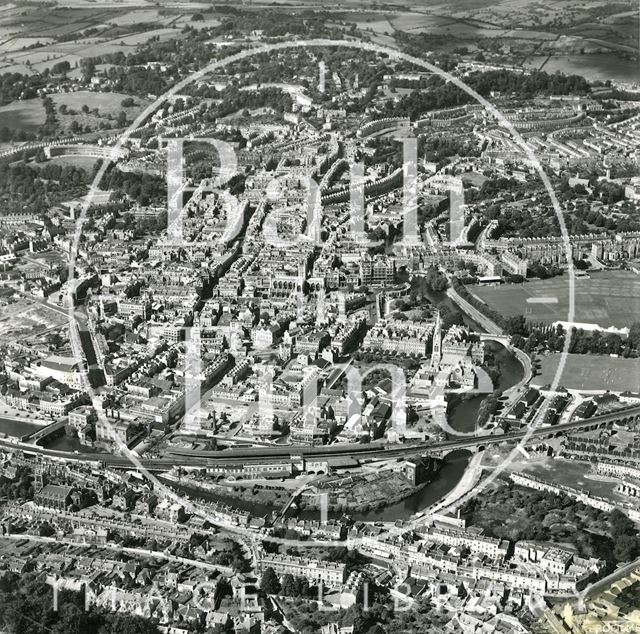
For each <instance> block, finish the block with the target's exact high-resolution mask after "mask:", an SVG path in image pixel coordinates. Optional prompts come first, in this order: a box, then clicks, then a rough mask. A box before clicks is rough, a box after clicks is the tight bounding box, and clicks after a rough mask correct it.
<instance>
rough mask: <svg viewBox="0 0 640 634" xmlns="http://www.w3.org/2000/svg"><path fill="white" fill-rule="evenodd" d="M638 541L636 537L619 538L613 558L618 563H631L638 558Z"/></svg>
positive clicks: (624, 536) (614, 548) (616, 541)
mask: <svg viewBox="0 0 640 634" xmlns="http://www.w3.org/2000/svg"><path fill="white" fill-rule="evenodd" d="M638 550H639V549H638V539H637V538H636V537H635V536H634V535H621V536H619V537H618V538H617V539H616V540H615V542H614V546H613V556H614V557H615V558H616V559H617V560H618V561H631V560H633V559H635V558H636V557H637V556H638Z"/></svg>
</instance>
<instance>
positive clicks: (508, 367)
mask: <svg viewBox="0 0 640 634" xmlns="http://www.w3.org/2000/svg"><path fill="white" fill-rule="evenodd" d="M485 345H486V347H487V349H488V350H489V351H490V352H491V354H492V356H493V360H494V365H495V367H496V368H497V370H498V373H497V382H496V384H495V385H494V389H497V390H500V391H501V392H506V391H507V390H509V389H511V388H512V387H514V386H516V385H519V384H520V383H521V382H522V380H523V379H524V378H525V377H526V376H527V368H525V366H524V365H523V363H522V360H521V359H520V357H519V356H518V355H517V354H516V353H514V352H512V351H511V350H508V349H507V348H506V347H505V346H503V345H502V344H501V343H498V342H497V341H487V342H486V344H485ZM485 398H487V396H486V395H484V394H483V395H473V396H466V397H465V395H464V394H460V395H458V394H454V395H453V396H452V397H451V398H449V399H448V402H447V420H448V422H449V425H450V426H451V427H452V428H453V429H455V430H457V431H459V432H462V433H471V432H474V431H475V430H476V424H477V421H478V411H479V409H480V405H481V404H482V401H484V399H485Z"/></svg>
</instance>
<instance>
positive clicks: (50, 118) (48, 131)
mask: <svg viewBox="0 0 640 634" xmlns="http://www.w3.org/2000/svg"><path fill="white" fill-rule="evenodd" d="M42 106H43V108H44V112H45V120H44V124H43V125H42V126H41V127H40V135H41V136H42V137H51V136H54V135H55V133H56V130H57V129H58V119H57V117H56V106H55V104H54V103H53V99H51V97H45V98H44V99H43V100H42Z"/></svg>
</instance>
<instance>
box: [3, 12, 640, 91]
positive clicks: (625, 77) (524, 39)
mask: <svg viewBox="0 0 640 634" xmlns="http://www.w3.org/2000/svg"><path fill="white" fill-rule="evenodd" d="M225 4H226V3H225ZM228 4H233V3H228ZM306 7H313V8H318V9H322V10H323V11H325V12H326V11H329V12H335V13H336V18H339V20H340V21H342V20H344V21H346V22H347V23H349V24H351V23H353V24H355V25H356V26H357V28H358V29H359V30H360V31H361V32H362V33H364V34H366V35H368V36H369V37H371V38H372V39H373V40H374V41H376V42H379V43H385V44H389V45H395V43H396V41H395V36H396V35H398V34H413V35H420V34H425V35H428V36H431V35H432V36H435V37H437V38H439V40H438V42H439V43H438V45H437V46H438V48H440V49H442V50H452V49H454V48H456V47H460V46H465V47H466V48H467V49H468V50H470V51H472V52H473V51H475V50H477V44H478V43H479V41H481V40H485V39H488V40H495V41H498V42H500V43H501V44H502V49H503V52H505V53H506V54H508V55H511V56H512V57H513V60H512V61H513V62H514V63H516V64H521V65H522V66H528V67H531V68H542V69H548V70H549V71H550V72H554V71H555V70H561V71H563V72H566V73H572V72H578V73H580V74H583V75H585V76H586V77H587V78H589V79H614V80H618V81H625V82H634V81H635V82H637V81H640V72H639V70H638V68H637V63H636V64H635V65H634V61H636V60H637V56H638V31H639V23H638V19H637V17H638V14H637V6H636V5H634V4H633V3H632V2H631V0H619V1H618V2H617V3H615V4H612V5H611V6H607V5H606V4H605V3H600V2H599V3H589V2H585V1H584V0H564V2H562V3H557V2H553V1H552V0H540V1H539V2H536V3H531V2H529V0H497V1H492V0H454V2H448V3H444V2H440V1H439V0H434V2H430V3H425V2H423V1H421V2H419V3H414V4H407V3H406V2H402V1H401V0H397V1H395V2H394V1H393V0H391V1H389V2H385V3H384V5H378V6H376V5H375V4H373V5H372V4H371V3H370V2H369V1H368V0H345V1H344V2H342V3H340V5H339V6H336V5H335V4H332V3H328V2H326V1H324V2H323V1H320V0H290V1H287V0H279V1H278V3H277V4H274V3H272V2H270V1H268V0H247V1H246V2H244V3H243V4H242V7H241V8H242V9H243V10H246V11H252V10H253V11H262V10H269V11H275V10H278V8H280V9H282V10H283V11H285V12H286V11H292V10H294V9H304V8H306ZM381 7H384V8H381ZM197 12H199V13H202V15H203V17H204V21H203V22H199V26H205V25H206V26H213V25H216V24H219V23H220V21H221V20H223V19H225V17H228V13H227V14H225V13H224V12H223V11H219V12H216V6H215V5H211V4H210V3H209V4H207V3H203V2H198V1H194V2H188V1H186V2H171V3H168V2H163V3H162V5H161V6H158V4H155V3H153V2H150V1H145V0H122V1H117V2H109V1H107V2H104V3H103V2H100V3H98V2H96V1H95V0H59V1H58V2H57V5H56V7H55V8H51V7H40V6H38V3H37V2H33V3H30V4H28V5H24V6H22V5H20V4H18V3H17V2H4V3H2V2H0V72H21V73H34V72H39V71H42V70H43V69H44V68H46V67H50V66H52V65H53V64H55V63H57V62H61V61H69V62H70V63H71V66H72V68H73V67H74V66H75V64H76V62H79V60H80V59H82V58H83V57H89V56H96V55H99V54H101V53H107V52H115V51H121V52H123V53H125V54H127V53H130V52H133V51H134V50H135V47H136V45H137V44H139V43H143V42H145V41H148V40H149V39H150V38H151V37H152V36H158V37H159V38H160V39H167V38H172V37H180V36H182V33H181V32H182V29H183V27H184V26H185V25H187V24H192V17H193V14H194V13H197ZM136 26H139V28H133V27H136ZM89 28H91V29H96V31H95V32H92V33H91V34H90V35H89V36H86V35H84V34H83V32H84V31H86V30H87V29H89ZM60 36H65V37H64V38H63V39H64V40H65V41H57V39H58V38H59V37H60ZM70 36H73V38H72V39H71V38H70ZM37 42H40V44H42V46H38V47H37V48H28V47H29V46H33V45H34V44H36V43H37Z"/></svg>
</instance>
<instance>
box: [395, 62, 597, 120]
mask: <svg viewBox="0 0 640 634" xmlns="http://www.w3.org/2000/svg"><path fill="white" fill-rule="evenodd" d="M465 81H466V83H467V84H468V85H469V86H470V87H471V88H473V89H474V90H475V91H476V92H478V93H479V94H480V95H482V96H483V97H489V96H490V95H491V93H492V92H501V93H504V94H512V93H515V94H517V95H518V97H521V98H524V99H530V98H532V97H534V96H536V95H541V94H547V95H551V94H552V95H570V94H587V93H589V91H590V88H589V84H588V82H587V81H586V79H585V78H584V77H580V76H578V75H562V74H560V73H554V74H549V73H545V72H544V71H534V72H533V73H531V74H529V75H524V74H522V73H517V72H513V71H508V70H490V71H486V72H478V73H474V74H472V75H470V76H469V77H468V78H466V79H465ZM428 84H429V85H428V88H429V89H428V90H424V91H415V92H413V93H411V94H410V95H405V96H404V97H402V99H400V100H399V102H398V103H397V104H394V103H393V102H391V101H389V102H388V103H387V109H388V110H389V111H390V112H391V113H392V114H393V115H395V116H410V117H411V118H412V119H413V118H418V117H420V116H421V115H422V114H423V113H425V112H427V111H429V110H438V109H441V108H449V107H453V106H460V105H463V104H467V103H473V102H474V99H473V97H471V95H469V94H467V93H466V92H464V91H462V90H461V89H460V88H458V87H457V86H455V85H453V84H451V83H448V82H445V81H444V79H442V78H441V77H439V76H435V75H434V76H433V77H432V78H431V79H430V80H429V82H428Z"/></svg>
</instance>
